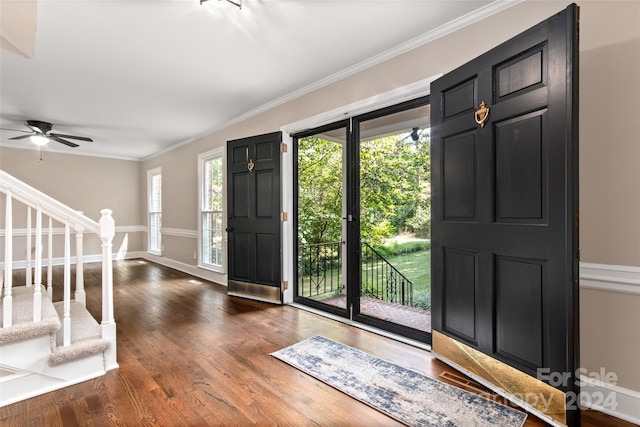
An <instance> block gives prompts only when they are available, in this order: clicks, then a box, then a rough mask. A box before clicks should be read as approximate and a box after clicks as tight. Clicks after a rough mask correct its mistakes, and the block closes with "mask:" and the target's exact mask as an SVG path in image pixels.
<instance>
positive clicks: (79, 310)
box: [53, 301, 102, 347]
mask: <svg viewBox="0 0 640 427" xmlns="http://www.w3.org/2000/svg"><path fill="white" fill-rule="evenodd" d="M53 306H54V307H55V309H56V311H57V313H58V316H59V318H60V322H63V319H64V302H63V301H58V302H54V303H53ZM69 306H70V308H71V343H72V344H73V343H76V342H79V341H84V340H87V339H92V338H101V337H102V331H101V330H100V325H99V324H98V322H97V321H96V319H94V318H93V316H92V315H91V313H89V311H88V310H87V309H86V308H85V306H84V305H82V304H81V303H79V302H76V301H71V304H69ZM63 342H64V330H63V328H61V329H60V330H58V332H57V333H56V346H57V347H61V346H62V343H63Z"/></svg>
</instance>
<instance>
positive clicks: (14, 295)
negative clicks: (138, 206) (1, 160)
mask: <svg viewBox="0 0 640 427" xmlns="http://www.w3.org/2000/svg"><path fill="white" fill-rule="evenodd" d="M0 203H1V204H0V216H1V215H2V214H3V213H4V230H0V239H2V238H3V239H4V245H3V247H4V254H2V256H1V259H2V260H3V262H0V295H1V297H2V303H1V304H0V321H1V322H2V323H1V324H0V407H2V406H5V405H9V404H11V403H15V402H18V401H21V400H24V399H28V398H30V397H33V396H37V395H40V394H43V393H47V392H50V391H53V390H57V389H60V388H63V387H67V386H70V385H72V384H76V383H79V382H82V381H86V380H89V379H92V378H96V377H99V376H102V375H104V374H105V373H106V372H107V371H109V370H111V369H115V368H117V367H118V363H117V361H116V324H115V320H114V317H113V272H112V240H113V237H114V234H115V224H114V220H113V218H112V217H111V211H110V210H109V209H103V210H102V211H101V215H102V216H101V218H100V220H99V222H96V221H93V220H91V219H90V218H88V217H86V216H84V215H83V214H82V213H81V212H77V211H75V210H73V209H71V208H69V207H68V206H65V205H64V204H62V203H60V202H59V201H57V200H54V199H53V198H51V197H49V196H47V195H45V194H43V193H41V192H40V191H38V190H36V189H34V188H33V187H30V186H29V185H27V184H25V183H24V182H22V181H20V180H18V179H16V178H14V177H13V176H11V175H9V174H8V173H6V172H5V171H2V170H0ZM2 206H4V208H3V209H2V208H1V207H2ZM45 224H46V227H45ZM72 233H73V234H74V239H73V240H75V244H74V249H75V256H74V257H72V256H71V247H72V244H71V242H72V238H71V234H72ZM60 234H62V235H63V239H60V238H54V235H56V236H58V235H60ZM93 236H97V237H98V238H99V241H100V242H101V249H102V319H101V322H100V323H98V322H97V321H96V319H94V317H93V316H92V315H91V314H90V313H89V311H88V310H87V308H86V293H85V290H84V274H83V259H84V254H83V247H84V242H85V239H94V240H95V237H93ZM45 242H46V248H45V245H44V243H45ZM22 254H24V255H22ZM54 254H56V255H58V256H57V257H54ZM22 256H24V259H22ZM72 263H75V267H76V268H75V287H74V294H73V299H72V298H71V290H72V289H71V264H72ZM60 264H62V265H63V266H64V274H63V280H62V282H63V283H62V284H55V286H60V285H61V286H62V287H63V292H62V294H63V298H62V299H61V300H60V301H54V300H53V299H52V297H53V295H54V293H53V289H54V283H53V272H52V268H53V266H54V265H60ZM21 269H23V270H24V274H23V276H24V277H25V283H23V284H20V285H18V284H14V283H13V278H14V276H16V277H22V275H19V274H16V275H14V272H15V273H19V271H18V270H21ZM43 272H45V273H46V279H47V280H46V285H45V283H43ZM58 293H59V292H56V294H58Z"/></svg>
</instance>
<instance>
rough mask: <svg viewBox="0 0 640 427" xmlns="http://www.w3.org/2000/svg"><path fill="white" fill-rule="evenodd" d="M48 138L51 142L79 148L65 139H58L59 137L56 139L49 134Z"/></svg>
mask: <svg viewBox="0 0 640 427" xmlns="http://www.w3.org/2000/svg"><path fill="white" fill-rule="evenodd" d="M48 138H49V139H51V140H53V141H56V142H59V143H60V144H64V145H68V146H69V147H74V148H75V147H79V145H78V144H75V143H73V142H71V141H67V140H65V139H62V138H59V137H57V136H55V135H51V134H49V136H48Z"/></svg>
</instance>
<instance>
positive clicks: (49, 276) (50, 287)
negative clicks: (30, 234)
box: [47, 217, 53, 297]
mask: <svg viewBox="0 0 640 427" xmlns="http://www.w3.org/2000/svg"><path fill="white" fill-rule="evenodd" d="M47 293H48V294H49V296H50V297H53V220H52V219H51V217H49V232H48V233H47Z"/></svg>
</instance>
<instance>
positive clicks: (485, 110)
mask: <svg viewBox="0 0 640 427" xmlns="http://www.w3.org/2000/svg"><path fill="white" fill-rule="evenodd" d="M488 118H489V107H487V103H486V102H484V101H482V102H481V103H480V108H478V110H476V115H475V119H476V123H477V124H479V125H480V127H484V124H485V122H486V121H487V119H488Z"/></svg>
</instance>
